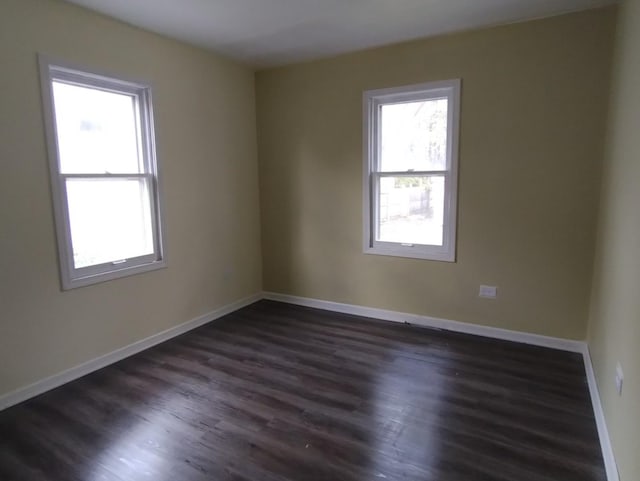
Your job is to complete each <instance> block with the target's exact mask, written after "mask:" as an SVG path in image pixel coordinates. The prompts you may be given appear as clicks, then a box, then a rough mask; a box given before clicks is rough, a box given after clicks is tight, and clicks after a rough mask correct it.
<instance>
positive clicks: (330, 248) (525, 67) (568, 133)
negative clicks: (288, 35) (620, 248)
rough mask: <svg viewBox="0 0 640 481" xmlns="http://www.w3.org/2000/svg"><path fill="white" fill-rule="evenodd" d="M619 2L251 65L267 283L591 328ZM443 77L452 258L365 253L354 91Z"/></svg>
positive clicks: (432, 310) (545, 325)
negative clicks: (451, 91) (454, 129)
mask: <svg viewBox="0 0 640 481" xmlns="http://www.w3.org/2000/svg"><path fill="white" fill-rule="evenodd" d="M615 14H616V10H615V8H606V9H600V10H593V11H588V12H582V13H577V14H570V15H564V16H560V17H555V18H550V19H544V20H538V21H533V22H527V23H520V24H514V25H509V26H502V27H497V28H492V29H485V30H479V31H472V32H466V33H461V34H456V35H450V36H444V37H439V38H433V39H426V40H422V41H418V42H411V43H406V44H401V45H394V46H389V47H385V48H380V49H375V50H369V51H365V52H360V53H356V54H349V55H344V56H340V57H337V58H333V59H327V60H322V61H316V62H310V63H304V64H297V65H293V66H289V67H283V68H277V69H271V70H264V71H260V72H258V73H257V76H256V89H257V105H258V110H257V111H258V148H259V166H260V196H261V197H260V199H261V211H262V248H263V252H265V253H266V255H265V257H264V265H263V283H264V288H265V290H268V291H273V292H279V293H284V294H290V295H296V296H303V297H311V298H317V299H323V300H330V301H336V302H344V303H349V304H359V305H365V306H370V307H376V308H383V309H390V310H396V311H402V312H409V313H415V314H423V315H429V316H434V317H440V318H446V319H453V320H457V321H463V322H470V323H478V324H483V325H487V326H494V327H500V328H506V329H512V330H518V331H526V332H530V333H536V334H543V335H548V336H557V337H563V338H570V339H582V340H584V339H585V337H586V324H587V318H588V307H589V292H590V280H591V275H592V266H593V249H594V243H595V229H596V210H597V204H598V192H599V178H600V171H601V159H602V154H603V148H604V147H603V146H604V140H603V137H604V135H603V132H604V128H605V117H606V110H607V98H608V91H609V74H610V56H611V51H612V45H613V33H614V30H615ZM452 78H461V79H462V82H463V87H462V114H461V144H460V176H459V182H460V183H459V190H460V194H459V216H458V241H457V262H456V263H445V262H434V261H424V260H416V259H403V258H396V257H384V256H376V255H365V254H363V253H362V168H363V161H362V92H363V91H364V90H368V89H377V88H384V87H392V86H398V85H405V84H412V83H419V82H427V81H434V80H444V79H452ZM481 283H482V284H489V285H497V286H498V299H497V300H486V299H480V298H478V288H479V285H480V284H481Z"/></svg>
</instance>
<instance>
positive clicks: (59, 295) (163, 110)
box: [0, 0, 261, 394]
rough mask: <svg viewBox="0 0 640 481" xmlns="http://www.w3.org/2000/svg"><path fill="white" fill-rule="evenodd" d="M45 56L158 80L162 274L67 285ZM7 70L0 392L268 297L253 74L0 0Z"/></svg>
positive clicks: (43, 8) (163, 43) (0, 148)
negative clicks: (62, 278) (51, 163)
mask: <svg viewBox="0 0 640 481" xmlns="http://www.w3.org/2000/svg"><path fill="white" fill-rule="evenodd" d="M38 52H41V53H44V54H48V55H51V56H52V57H56V58H60V59H63V60H66V61H68V62H73V63H76V64H80V65H86V66H87V67H90V68H94V69H99V70H101V71H106V72H109V73H112V74H114V75H116V76H117V75H119V74H120V75H124V76H126V77H133V78H137V79H141V80H144V81H148V82H150V83H151V84H152V87H153V96H154V110H155V121H156V122H155V126H156V135H157V154H158V158H159V162H160V165H161V174H162V181H163V187H164V199H163V201H164V213H165V218H166V234H167V244H168V249H167V254H168V267H167V268H166V269H161V270H158V271H154V272H150V273H145V274H140V275H136V276H132V277H128V278H124V279H119V280H115V281H110V282H106V283H102V284H97V285H94V286H90V287H85V288H80V289H75V290H71V291H66V292H62V291H61V289H60V282H59V277H58V266H57V255H56V242H55V235H54V224H53V216H52V206H51V198H50V192H49V173H48V170H47V169H48V164H47V158H46V149H45V137H44V130H43V119H42V104H41V100H40V90H39V77H38V68H37V58H36V54H37V53H38ZM0 65H2V75H0V220H1V226H2V227H1V228H0V229H1V230H0V394H4V393H7V392H10V391H12V390H14V389H17V388H20V387H22V386H25V385H28V384H30V383H32V382H34V381H37V380H40V379H42V378H45V377H47V376H49V375H52V374H55V373H58V372H60V371H63V370H65V369H68V368H70V367H73V366H76V365H78V364H80V363H82V362H84V361H88V360H90V359H93V358H95V357H97V356H100V355H102V354H105V353H108V352H111V351H113V350H115V349H117V348H120V347H123V346H126V345H128V344H130V343H132V342H134V341H137V340H139V339H142V338H145V337H147V336H150V335H152V334H155V333H157V332H160V331H163V330H165V329H168V328H170V327H172V326H175V325H177V324H180V323H182V322H186V321H189V320H190V319H193V318H195V317H197V316H200V315H202V314H205V313H207V312H209V311H212V310H214V309H215V308H218V307H220V306H223V305H226V304H228V303H230V302H232V301H234V300H237V299H240V298H243V297H246V296H248V295H250V294H253V293H255V292H259V291H260V289H261V255H260V232H259V229H260V225H259V205H258V200H259V199H258V179H257V154H256V131H255V96H254V93H255V89H254V74H253V72H252V71H251V70H249V69H248V68H245V67H242V66H239V65H237V64H235V63H233V62H231V61H228V60H225V59H223V58H221V57H218V56H216V55H214V54H212V53H209V52H205V51H204V50H199V49H196V48H193V47H189V46H186V45H184V44H181V43H178V42H175V41H172V40H168V39H165V38H162V37H160V36H157V35H154V34H151V33H148V32H144V31H142V30H139V29H136V28H133V27H130V26H127V25H125V24H123V23H119V22H117V21H114V20H111V19H108V18H106V17H103V16H100V15H98V14H95V13H91V12H89V11H87V10H84V9H81V8H80V7H76V6H72V5H69V4H66V3H63V2H59V1H53V0H2V2H1V4H0Z"/></svg>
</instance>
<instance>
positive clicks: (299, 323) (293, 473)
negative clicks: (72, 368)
mask: <svg viewBox="0 0 640 481" xmlns="http://www.w3.org/2000/svg"><path fill="white" fill-rule="evenodd" d="M604 479H605V474H604V467H603V461H602V457H601V454H600V448H599V444H598V437H597V431H596V426H595V421H594V417H593V413H592V409H591V404H590V399H589V393H588V389H587V386H586V381H585V373H584V368H583V364H582V357H581V356H580V355H579V354H572V353H566V352H560V351H554V350H550V349H544V348H538V347H532V346H526V345H521V344H514V343H509V342H502V341H495V340H489V339H484V338H479V337H473V336H468V335H462V334H453V333H446V332H441V331H436V330H428V329H422V328H413V327H409V326H404V325H396V324H390V323H386V322H381V321H372V320H363V319H361V318H358V317H355V316H349V315H342V314H335V313H330V312H326V311H320V310H314V309H309V308H303V307H294V306H289V305H285V304H280V303H276V302H270V301H261V302H259V303H257V304H254V305H252V306H250V307H247V308H245V309H242V310H240V311H238V312H236V313H233V314H231V315H229V316H227V317H225V318H224V319H222V320H220V321H216V322H215V323H212V324H210V325H207V326H205V327H202V328H200V329H198V330H196V331H192V332H190V333H188V334H185V335H183V336H181V337H179V338H177V339H174V340H172V341H169V342H167V343H164V344H162V345H160V346H157V347H155V348H153V349H150V350H148V351H145V352H143V353H141V354H139V355H136V356H134V357H131V358H129V359H126V360H124V361H122V362H119V363H117V364H114V365H112V366H109V367H107V368H105V369H102V370H101V371H98V372H96V373H93V374H91V375H89V376H86V377H84V378H82V379H80V380H77V381H75V382H73V383H70V384H67V385H65V386H63V387H61V388H59V389H56V390H54V391H51V392H49V393H46V394H44V395H42V396H39V397H37V398H35V399H32V400H30V401H28V402H25V403H22V404H20V405H18V406H15V407H13V408H10V409H8V410H6V411H4V412H2V413H0V480H2V481H10V480H11V481H13V480H15V481H31V480H33V481H44V480H56V481H57V480H78V481H99V480H100V481H103V480H118V481H139V480H154V481H164V480H167V481H169V480H170V481H196V480H247V481H258V480H265V481H284V480H296V481H314V480H327V481H356V480H357V481H378V480H380V481H385V480H386V481H392V480H420V481H425V480H438V481H454V480H455V481H464V480H473V481H551V480H558V481H574V480H576V481H577V480H580V481H592V480H593V481H595V480H598V481H603V480H604Z"/></svg>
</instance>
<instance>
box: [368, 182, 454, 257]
mask: <svg viewBox="0 0 640 481" xmlns="http://www.w3.org/2000/svg"><path fill="white" fill-rule="evenodd" d="M379 189H380V190H379V196H380V197H379V210H378V229H377V231H378V234H377V240H378V241H382V242H399V243H403V244H422V245H434V246H441V245H443V219H444V199H445V196H444V177H443V176H420V177H380V178H379Z"/></svg>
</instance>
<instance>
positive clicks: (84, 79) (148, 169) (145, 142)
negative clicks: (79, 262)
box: [38, 55, 167, 290]
mask: <svg viewBox="0 0 640 481" xmlns="http://www.w3.org/2000/svg"><path fill="white" fill-rule="evenodd" d="M38 61H39V65H40V84H41V92H42V107H43V114H44V128H45V134H46V140H47V150H48V158H49V172H50V180H51V194H52V200H53V213H54V220H55V228H56V236H57V244H58V256H59V259H58V261H59V269H60V280H61V283H62V289H63V290H68V289H74V288H77V287H83V286H88V285H91V284H96V283H99V282H104V281H108V280H112V279H117V278H121V277H126V276H130V275H134V274H139V273H142V272H148V271H151V270H155V269H160V268H163V267H165V266H166V263H167V260H166V254H165V248H166V242H165V239H164V233H163V229H162V226H163V221H162V215H161V212H162V210H161V207H160V198H161V195H160V182H159V173H158V161H157V158H156V154H155V134H154V127H153V125H154V123H153V108H152V101H151V87H150V86H149V85H147V84H144V83H140V82H136V81H132V80H125V79H122V78H121V77H117V78H116V77H113V76H110V75H105V74H102V73H99V72H96V71H93V70H91V69H87V68H84V67H77V66H74V65H70V64H68V63H67V62H62V61H58V60H54V59H51V58H49V57H47V56H44V55H39V56H38ZM54 80H55V81H63V82H66V83H69V84H75V85H81V86H86V87H90V88H95V89H99V90H104V91H107V92H116V93H124V94H128V95H131V96H133V97H134V99H135V101H136V105H137V113H138V129H139V135H140V140H141V142H140V144H141V145H140V155H141V156H142V164H143V167H144V171H143V172H142V173H127V174H109V173H104V174H89V173H86V174H84V173H83V174H62V173H61V172H60V156H59V149H58V134H57V129H56V120H55V104H54V99H53V85H52V84H53V81H54ZM70 178H80V179H118V178H119V179H137V180H140V179H143V178H144V179H146V180H147V183H148V185H149V191H150V199H149V205H150V207H151V222H152V229H153V253H152V254H149V255H145V256H139V257H135V258H131V259H122V260H116V261H114V262H107V263H103V264H97V265H92V266H87V267H81V268H76V267H75V265H74V262H73V248H72V243H71V229H70V222H69V208H68V203H67V194H66V180H67V179H70Z"/></svg>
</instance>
